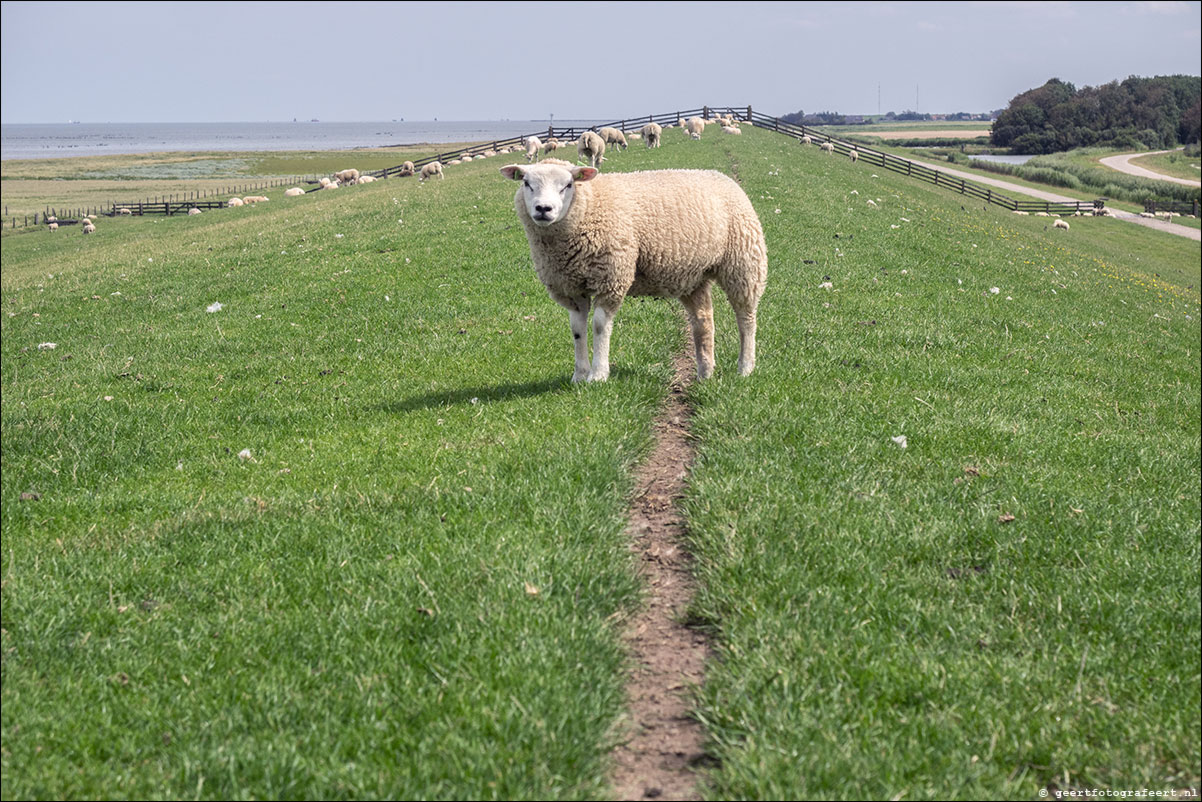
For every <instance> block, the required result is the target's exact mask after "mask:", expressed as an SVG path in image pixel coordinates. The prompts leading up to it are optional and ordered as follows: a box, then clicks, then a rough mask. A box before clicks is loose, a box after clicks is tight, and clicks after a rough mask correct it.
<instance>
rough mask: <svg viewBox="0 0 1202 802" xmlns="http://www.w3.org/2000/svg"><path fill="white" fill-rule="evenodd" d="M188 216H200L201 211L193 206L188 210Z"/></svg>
mask: <svg viewBox="0 0 1202 802" xmlns="http://www.w3.org/2000/svg"><path fill="white" fill-rule="evenodd" d="M188 214H190V215H191V214H200V209H197V208H196V207H195V206H193V207H192V208H191V209H189V210H188Z"/></svg>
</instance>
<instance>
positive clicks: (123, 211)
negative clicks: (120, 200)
mask: <svg viewBox="0 0 1202 802" xmlns="http://www.w3.org/2000/svg"><path fill="white" fill-rule="evenodd" d="M117 214H120V215H131V214H133V212H132V211H130V210H129V209H127V208H126V207H124V206H122V207H121V208H120V209H118V210H117Z"/></svg>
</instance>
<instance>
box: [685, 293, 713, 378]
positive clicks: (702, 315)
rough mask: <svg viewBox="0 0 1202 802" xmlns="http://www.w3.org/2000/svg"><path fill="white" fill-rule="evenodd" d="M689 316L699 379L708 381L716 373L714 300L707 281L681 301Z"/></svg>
mask: <svg viewBox="0 0 1202 802" xmlns="http://www.w3.org/2000/svg"><path fill="white" fill-rule="evenodd" d="M680 302H681V303H682V304H684V309H685V312H686V313H688V316H689V328H690V329H691V330H692V332H693V356H694V359H696V360H697V378H699V379H708V378H709V377H710V376H711V375H713V373H714V300H713V296H712V295H711V294H710V283H709V282H708V281H707V282H705V283H704V284H702V285H701V286H700V287H698V288H697V289H696V290H694V291H693V293H692V294H691V295H686V296H684V297H683V298H681V299H680Z"/></svg>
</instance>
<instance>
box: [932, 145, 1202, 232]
mask: <svg viewBox="0 0 1202 802" xmlns="http://www.w3.org/2000/svg"><path fill="white" fill-rule="evenodd" d="M1131 155H1133V156H1142V155H1144V154H1138V153H1133V154H1131ZM910 161H912V162H914V163H915V164H921V165H922V166H923V167H929V168H931V169H932V170H938V171H939V172H941V173H944V174H946V175H954V176H956V177H957V178H963V179H964V180H966V181H972V182H974V183H977V184H989V185H990V186H995V187H1000V188H1001V189H1004V190H1006V191H1008V192H1014V193H1016V194H1019V195H1028V196H1030V197H1033V198H1039V199H1040V200H1046V201H1052V202H1057V201H1059V202H1068V203H1076V202H1077V201H1079V200H1080V199H1079V198H1070V197H1067V196H1065V195H1057V194H1055V193H1053V192H1044V191H1043V190H1039V189H1029V188H1027V187H1024V186H1020V185H1018V184H1012V183H1010V182H1009V181H1002V180H1000V179H997V178H987V177H985V176H979V175H973V174H972V173H965V172H961V171H959V170H949V169H947V167H946V166H944V165H942V164H927V163H926V162H920V161H917V160H915V159H911V160H910ZM1132 169H1140V168H1134V167H1133V168H1132ZM1115 219H1116V220H1126V221H1128V222H1131V223H1137V224H1139V225H1141V226H1145V227H1147V228H1154V229H1156V230H1157V231H1166V232H1168V233H1169V234H1176V235H1177V236H1179V237H1186V238H1188V239H1192V240H1195V241H1197V242H1202V230H1199V229H1196V228H1188V227H1186V226H1183V225H1179V224H1177V223H1170V222H1168V221H1167V220H1160V219H1152V218H1147V217H1140V216H1139V215H1138V214H1134V213H1132V212H1120V211H1117V210H1116V211H1115Z"/></svg>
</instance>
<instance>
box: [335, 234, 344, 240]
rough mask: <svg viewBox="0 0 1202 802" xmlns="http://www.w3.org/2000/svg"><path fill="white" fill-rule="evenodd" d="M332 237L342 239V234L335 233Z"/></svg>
mask: <svg viewBox="0 0 1202 802" xmlns="http://www.w3.org/2000/svg"><path fill="white" fill-rule="evenodd" d="M334 239H342V235H341V234H335V235H334Z"/></svg>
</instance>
